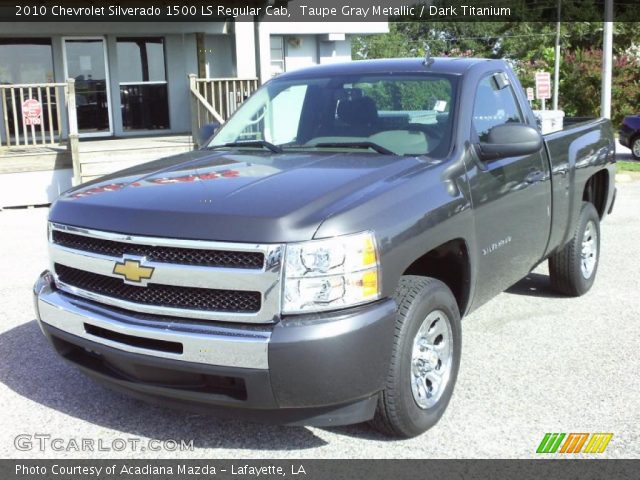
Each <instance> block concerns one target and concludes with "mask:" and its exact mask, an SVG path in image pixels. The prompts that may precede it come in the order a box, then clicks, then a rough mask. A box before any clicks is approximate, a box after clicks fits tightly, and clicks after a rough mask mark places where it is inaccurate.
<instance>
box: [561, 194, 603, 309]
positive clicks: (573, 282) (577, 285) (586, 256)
mask: <svg viewBox="0 0 640 480" xmlns="http://www.w3.org/2000/svg"><path fill="white" fill-rule="evenodd" d="M599 259H600V217H599V216H598V212H597V211H596V208H595V207H594V206H593V204H592V203H589V202H582V208H581V210H580V217H579V218H578V224H577V225H576V230H575V233H574V235H573V238H572V239H571V240H570V241H569V243H567V244H566V245H565V246H564V247H563V248H562V249H560V250H558V251H557V252H556V253H554V254H553V255H552V256H551V257H550V258H549V274H550V276H551V287H552V288H553V289H554V290H555V291H556V292H559V293H562V294H564V295H569V296H572V297H579V296H580V295H584V294H585V293H587V292H588V291H589V289H590V288H591V286H592V285H593V282H594V280H595V278H596V272H597V270H598V260H599Z"/></svg>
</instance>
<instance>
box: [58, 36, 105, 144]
mask: <svg viewBox="0 0 640 480" xmlns="http://www.w3.org/2000/svg"><path fill="white" fill-rule="evenodd" d="M105 47H106V45H105V41H104V38H100V37H91V38H66V39H64V67H65V74H66V77H67V78H74V79H75V80H76V109H77V112H78V132H79V134H80V136H81V137H103V136H109V135H111V134H112V133H113V130H112V126H111V111H110V99H109V71H108V67H107V53H106V48H105Z"/></svg>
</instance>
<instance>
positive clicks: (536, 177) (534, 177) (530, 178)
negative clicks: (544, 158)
mask: <svg viewBox="0 0 640 480" xmlns="http://www.w3.org/2000/svg"><path fill="white" fill-rule="evenodd" d="M544 179H545V175H544V172H541V171H540V170H536V171H535V172H531V173H530V174H529V175H527V176H526V177H525V179H524V180H525V181H526V182H527V183H538V182H541V181H543V180H544Z"/></svg>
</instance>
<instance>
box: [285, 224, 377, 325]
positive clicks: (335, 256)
mask: <svg viewBox="0 0 640 480" xmlns="http://www.w3.org/2000/svg"><path fill="white" fill-rule="evenodd" d="M379 275H380V272H379V266H378V252H377V251H376V245H375V240H374V237H373V234H372V233H371V232H363V233H357V234H354V235H344V236H341V237H334V238H329V239H326V240H312V241H309V242H302V243H291V244H288V245H287V249H286V255H285V271H284V295H283V296H284V299H283V305H282V313H285V314H287V313H302V312H317V311H321V310H334V309H338V308H345V307H350V306H353V305H359V304H361V303H366V302H370V301H373V300H377V299H378V298H380V282H379V280H380V279H379Z"/></svg>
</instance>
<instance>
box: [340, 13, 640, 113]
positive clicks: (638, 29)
mask: <svg viewBox="0 0 640 480" xmlns="http://www.w3.org/2000/svg"><path fill="white" fill-rule="evenodd" d="M576 5H577V4H573V5H572V4H570V3H567V5H565V4H564V3H563V9H564V10H563V11H564V14H565V15H575V12H574V13H572V12H571V11H569V9H570V8H578V7H577V6H576ZM556 25H557V24H556V22H547V23H532V22H395V23H390V24H389V30H390V32H389V34H385V35H374V36H363V37H356V38H354V40H353V42H352V45H353V52H352V53H353V58H354V59H364V58H391V57H422V56H424V54H425V51H426V49H427V48H429V49H430V52H431V54H432V55H433V56H474V57H484V58H504V59H507V60H509V61H510V63H511V64H512V65H513V67H514V69H515V71H516V73H517V75H518V77H519V78H520V81H521V83H522V86H523V87H525V88H526V87H533V86H534V75H535V72H537V71H547V72H553V66H554V57H555V49H554V43H555V37H556ZM560 39H561V52H562V53H561V70H560V86H559V91H560V96H559V103H560V108H562V109H563V110H564V111H565V114H566V115H567V116H598V115H599V113H600V83H601V78H602V76H601V69H602V63H601V62H602V23H601V22H565V23H562V24H561V30H560ZM613 47H614V65H613V86H612V113H613V122H614V125H618V124H619V123H620V122H621V120H622V118H623V117H624V116H625V115H629V114H632V113H636V114H637V113H638V111H639V110H640V107H639V105H640V23H638V22H618V23H615V24H614V46H613ZM536 103H537V102H536ZM535 106H538V107H539V105H535Z"/></svg>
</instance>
